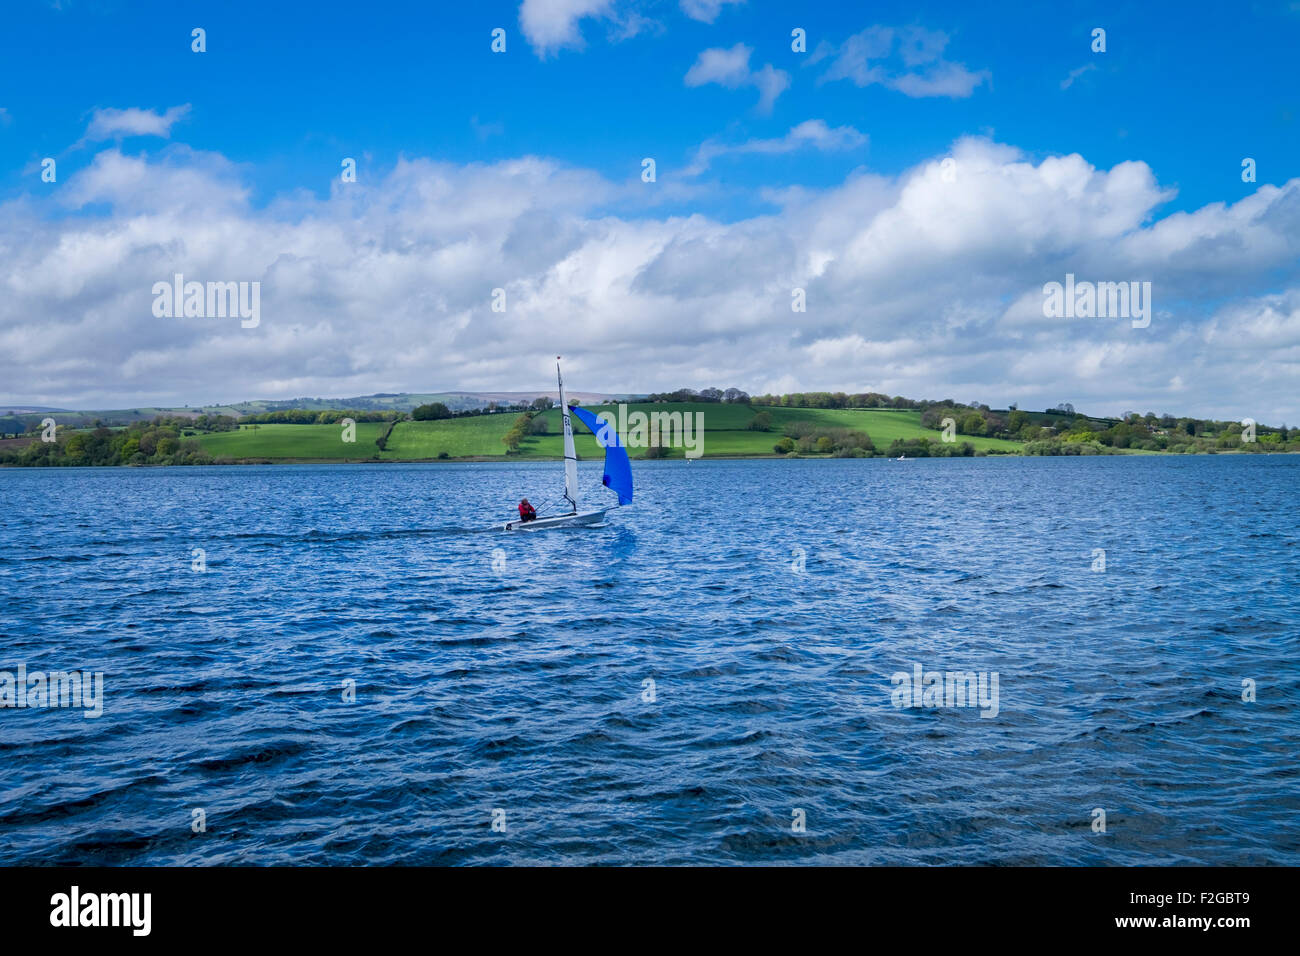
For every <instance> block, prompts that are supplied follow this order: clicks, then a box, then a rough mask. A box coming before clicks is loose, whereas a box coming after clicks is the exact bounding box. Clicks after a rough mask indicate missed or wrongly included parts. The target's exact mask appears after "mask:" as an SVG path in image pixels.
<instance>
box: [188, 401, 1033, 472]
mask: <svg viewBox="0 0 1300 956" xmlns="http://www.w3.org/2000/svg"><path fill="white" fill-rule="evenodd" d="M636 410H640V411H645V412H650V411H659V412H664V411H672V412H687V413H692V414H693V413H696V412H700V413H702V414H703V415H704V429H705V435H704V454H705V456H706V457H712V456H718V455H771V454H773V450H772V446H773V445H774V444H775V443H776V442H777V440H778V439H779V438H780V437H781V431H782V428H783V427H784V426H785V425H786V424H788V423H790V422H796V421H805V422H811V423H812V424H813V425H814V426H815V427H821V428H854V429H860V430H863V431H866V432H867V434H869V435H870V436H871V438H872V440H873V441H874V442H875V443H876V447H877V448H881V449H884V448H887V447H888V446H889V443H890V442H892V441H893V440H894V439H895V438H921V437H925V438H929V439H931V440H933V441H937V440H938V438H939V433H938V432H935V431H931V430H929V429H925V428H922V427H921V416H920V413H919V412H914V411H892V410H881V409H821V408H769V409H763V410H765V411H767V412H768V413H769V414H770V415H771V416H772V428H771V430H770V431H767V432H753V431H748V430H746V428H745V426H746V425H747V424H748V423H749V422H750V420H751V419H752V418H753V416H754V411H752V410H751V409H749V408H748V407H746V406H744V405H719V404H712V403H683V404H664V405H630V406H629V407H628V411H629V412H632V411H636ZM516 417H517V416H516V415H515V414H514V413H504V414H499V415H481V416H475V417H469V418H454V419H449V420H446V421H439V422H401V423H399V424H398V425H397V426H396V427H395V428H394V429H393V432H392V434H391V435H390V436H389V439H388V448H387V450H386V451H384V452H379V450H378V448H376V447H375V445H374V440H375V438H377V437H378V436H379V435H381V434H382V433H383V430H384V428H385V427H386V426H385V425H383V424H381V423H362V424H360V425H358V426H357V442H356V444H355V445H343V444H342V442H341V441H340V440H339V436H340V429H339V426H337V425H262V426H261V427H260V428H258V429H256V430H254V429H250V428H247V427H244V428H241V429H240V430H239V431H238V432H221V433H217V434H213V435H203V436H201V437H200V440H201V441H202V442H203V445H204V447H205V448H207V449H208V451H209V453H210V454H212V455H214V456H229V457H232V458H353V459H358V458H370V457H372V456H374V455H378V457H380V458H381V459H384V460H387V461H403V460H407V461H409V460H414V459H428V458H437V457H438V454H439V453H440V452H446V453H447V455H448V457H450V458H497V457H503V456H504V454H505V445H503V444H502V443H501V436H502V435H504V434H505V433H506V432H507V431H509V429H510V426H511V425H512V424H513V423H514V420H515V418H516ZM544 417H545V419H546V422H547V425H548V426H549V428H550V433H549V434H547V435H535V436H532V437H530V438H528V439H526V440H525V442H524V444H523V446H522V448H521V449H520V454H519V456H518V457H519V458H522V459H537V458H559V457H560V456H561V454H562V452H561V447H560V413H559V410H558V409H552V410H551V411H549V412H546V413H545V415H544ZM579 428H580V429H581V426H579ZM958 440H959V441H970V442H971V443H972V444H973V445H975V447H976V448H1006V449H1015V448H1019V447H1020V446H1019V444H1018V443H1015V442H1006V441H999V440H997V439H993V438H965V437H964V436H958ZM577 448H578V454H579V456H580V457H583V458H598V457H599V456H600V449H599V448H598V447H597V445H596V440H595V438H593V437H592V436H591V435H590V434H588V433H586V432H581V433H580V434H578V436H577ZM641 454H642V451H641V450H640V449H633V457H640V456H641ZM681 456H682V451H681V450H680V449H677V450H674V451H673V452H672V453H671V457H676V458H680V457H681Z"/></svg>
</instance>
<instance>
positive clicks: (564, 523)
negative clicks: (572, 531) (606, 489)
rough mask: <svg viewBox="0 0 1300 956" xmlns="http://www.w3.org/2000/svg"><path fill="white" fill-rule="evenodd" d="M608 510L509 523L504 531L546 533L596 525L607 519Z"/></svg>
mask: <svg viewBox="0 0 1300 956" xmlns="http://www.w3.org/2000/svg"><path fill="white" fill-rule="evenodd" d="M607 510H608V509H606V508H601V509H600V510H599V511H583V512H579V513H578V514H571V515H552V516H551V517H549V518H536V519H534V520H533V521H507V522H506V523H505V526H504V527H503V528H502V530H503V531H545V530H546V529H547V528H573V527H577V526H580V525H587V524H596V523H597V522H598V521H603V520H604V519H605V512H606V511H607Z"/></svg>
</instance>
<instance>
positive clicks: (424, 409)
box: [411, 402, 451, 422]
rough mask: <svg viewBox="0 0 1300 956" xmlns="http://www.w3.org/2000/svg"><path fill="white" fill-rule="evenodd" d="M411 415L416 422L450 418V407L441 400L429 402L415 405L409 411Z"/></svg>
mask: <svg viewBox="0 0 1300 956" xmlns="http://www.w3.org/2000/svg"><path fill="white" fill-rule="evenodd" d="M411 417H412V418H414V419H415V420H416V421H417V422H436V421H438V420H439V419H443V418H451V409H450V408H448V407H447V406H446V405H444V404H443V403H442V402H429V403H428V404H427V405H417V406H416V408H415V410H414V411H413V412H411Z"/></svg>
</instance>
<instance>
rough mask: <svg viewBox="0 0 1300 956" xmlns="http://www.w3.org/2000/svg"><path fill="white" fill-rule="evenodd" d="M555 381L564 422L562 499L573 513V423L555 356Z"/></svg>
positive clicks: (575, 489)
mask: <svg viewBox="0 0 1300 956" xmlns="http://www.w3.org/2000/svg"><path fill="white" fill-rule="evenodd" d="M555 380H556V381H557V382H558V383H559V385H560V418H561V419H562V420H563V422H564V497H565V498H567V499H568V501H569V504H570V505H571V506H572V507H573V510H574V512H577V510H578V455H577V453H576V452H575V451H574V450H573V423H572V422H570V421H569V403H568V402H567V401H565V398H564V379H563V378H561V376H560V357H559V356H558V355H557V356H555Z"/></svg>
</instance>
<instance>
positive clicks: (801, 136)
mask: <svg viewBox="0 0 1300 956" xmlns="http://www.w3.org/2000/svg"><path fill="white" fill-rule="evenodd" d="M866 143H867V137H866V136H865V135H864V134H862V133H860V132H858V131H857V130H856V129H854V128H853V127H852V126H836V127H831V126H828V125H826V121H825V120H820V119H816V120H804V121H803V122H802V123H800V124H799V125H798V126H795V127H792V128H791V130H790V132H788V133H786V134H785V135H784V136H782V137H779V138H776V139H751V140H747V141H745V142H743V143H735V144H727V143H720V142H718V141H716V140H708V141H707V142H705V143H703V144H701V145H700V148H699V149H698V150H696V151H695V159H694V161H693V162H692V163H691V165H690V166H689V167H688V168H687V170H686V175H688V176H697V175H699V174H700V173H702V172H704V171H705V170H706V169H708V168H709V165H710V164H711V163H712V162H713V160H715V159H717V158H718V157H720V156H727V155H738V154H746V153H759V154H765V155H774V154H780V153H792V152H794V151H795V150H799V149H805V148H807V149H817V150H821V151H823V152H830V151H836V150H849V149H856V148H857V147H859V146H865V145H866Z"/></svg>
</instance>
